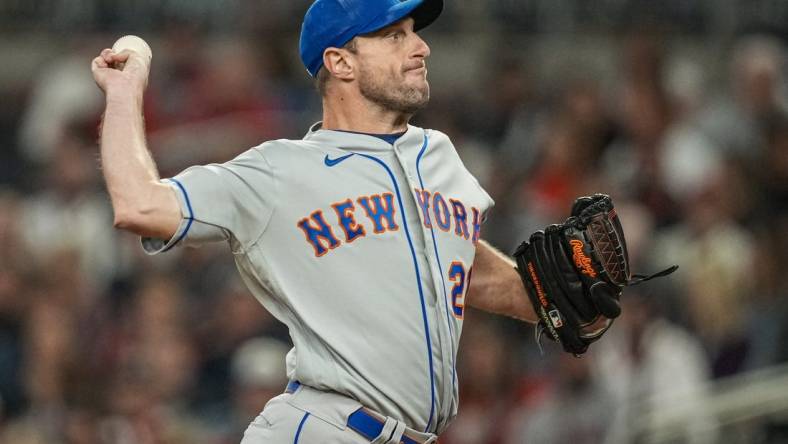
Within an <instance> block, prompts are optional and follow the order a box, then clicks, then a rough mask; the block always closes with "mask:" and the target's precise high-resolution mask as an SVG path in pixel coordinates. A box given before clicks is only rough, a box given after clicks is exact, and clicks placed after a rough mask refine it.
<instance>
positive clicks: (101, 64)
mask: <svg viewBox="0 0 788 444" xmlns="http://www.w3.org/2000/svg"><path fill="white" fill-rule="evenodd" d="M90 66H91V69H92V70H94V71H95V70H96V69H98V68H109V65H108V64H107V61H106V60H104V57H102V56H98V57H96V58H95V59H93V61H92V62H91V63H90Z"/></svg>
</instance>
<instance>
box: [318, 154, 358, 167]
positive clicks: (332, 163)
mask: <svg viewBox="0 0 788 444" xmlns="http://www.w3.org/2000/svg"><path fill="white" fill-rule="evenodd" d="M352 155H353V153H350V154H347V155H345V156H342V157H337V158H336V159H330V158H329V157H328V154H326V158H325V159H324V162H325V164H326V166H327V167H332V166H337V165H339V164H340V163H341V162H342V161H344V160H345V159H347V158H348V157H350V156H352Z"/></svg>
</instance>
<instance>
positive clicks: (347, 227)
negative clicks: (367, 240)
mask: <svg viewBox="0 0 788 444" xmlns="http://www.w3.org/2000/svg"><path fill="white" fill-rule="evenodd" d="M331 207H332V208H334V211H336V212H337V217H338V218H339V224H340V225H341V226H342V230H343V231H344V232H345V241H347V242H348V243H350V242H353V241H354V240H356V239H358V238H359V237H363V236H365V235H366V234H367V233H366V231H364V226H363V225H359V224H358V223H357V222H356V218H355V217H354V216H353V211H355V210H356V207H355V206H353V201H352V200H350V199H347V200H345V201H344V202H338V203H335V204H333V205H331Z"/></svg>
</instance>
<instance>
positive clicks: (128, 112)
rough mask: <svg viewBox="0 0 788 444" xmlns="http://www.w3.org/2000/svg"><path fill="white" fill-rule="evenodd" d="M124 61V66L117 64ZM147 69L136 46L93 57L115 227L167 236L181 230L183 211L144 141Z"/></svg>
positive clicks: (146, 64)
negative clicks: (101, 93) (103, 102)
mask: <svg viewBox="0 0 788 444" xmlns="http://www.w3.org/2000/svg"><path fill="white" fill-rule="evenodd" d="M121 63H122V64H124V66H123V68H122V69H117V68H116V67H117V66H118V64H121ZM149 68H150V66H149V63H148V61H147V60H146V59H145V58H143V57H142V56H140V55H139V54H137V53H134V52H132V51H123V52H121V53H119V54H116V53H114V52H113V51H112V50H110V49H105V50H103V51H101V54H100V55H99V56H98V57H96V58H95V59H93V62H92V64H91V69H92V71H93V78H94V79H95V80H96V83H97V84H98V86H99V87H100V88H101V90H102V91H104V94H105V96H106V108H105V110H104V118H103V123H102V127H101V132H100V145H101V163H102V171H103V173H104V179H105V180H106V182H107V190H108V191H109V195H110V198H111V200H112V207H113V210H114V213H115V222H114V224H115V227H116V228H121V229H124V230H128V231H131V232H133V233H137V234H139V235H141V236H150V237H156V238H160V239H169V238H170V237H172V235H173V234H174V233H175V232H176V230H177V229H178V226H179V224H180V222H181V213H180V208H179V206H178V202H177V200H176V197H175V194H174V192H173V190H172V188H170V187H169V186H168V185H165V184H162V183H160V182H159V173H158V171H157V169H156V164H155V163H154V162H153V159H152V158H151V155H150V152H149V151H148V148H147V145H146V143H145V125H144V122H143V118H142V97H143V92H144V91H145V87H146V85H147V82H148V73H149Z"/></svg>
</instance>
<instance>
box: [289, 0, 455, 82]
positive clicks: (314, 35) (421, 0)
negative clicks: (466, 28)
mask: <svg viewBox="0 0 788 444" xmlns="http://www.w3.org/2000/svg"><path fill="white" fill-rule="evenodd" d="M441 11H443V0H316V1H315V2H314V3H312V6H310V7H309V10H308V11H306V15H305V16H304V23H303V24H302V25H301V44H300V50H301V61H302V62H304V66H306V70H307V71H308V72H309V75H311V76H312V77H315V76H316V75H317V72H318V71H320V67H322V66H323V52H324V51H325V50H326V48H331V47H334V48H341V47H342V46H344V45H345V44H346V43H347V42H349V41H350V40H352V39H353V37H355V36H357V35H361V34H367V33H370V32H374V31H377V30H379V29H381V28H385V27H386V26H388V25H390V24H392V23H394V22H397V21H399V20H402V19H403V18H405V17H408V16H410V17H413V20H414V21H415V25H414V30H416V31H418V30H420V29H422V28H425V27H426V26H427V25H429V24H430V23H432V22H434V21H435V19H437V18H438V16H439V15H440V14H441Z"/></svg>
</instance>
